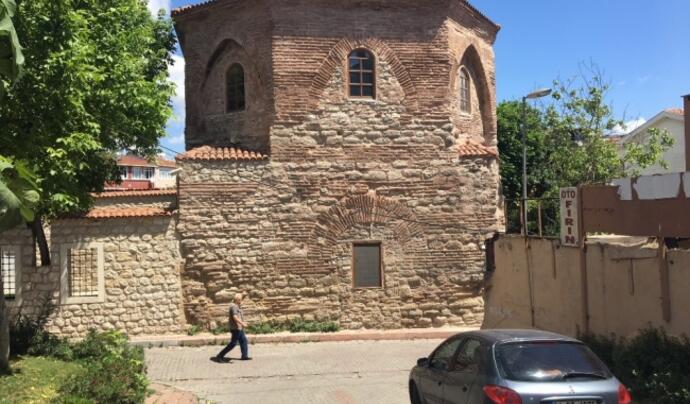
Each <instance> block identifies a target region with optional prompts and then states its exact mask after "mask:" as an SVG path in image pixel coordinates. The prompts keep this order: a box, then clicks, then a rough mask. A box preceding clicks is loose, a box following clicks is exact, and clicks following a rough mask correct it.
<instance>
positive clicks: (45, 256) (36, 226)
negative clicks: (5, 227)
mask: <svg viewBox="0 0 690 404" xmlns="http://www.w3.org/2000/svg"><path fill="white" fill-rule="evenodd" d="M31 233H32V234H33V236H34V241H35V242H36V245H38V251H39V252H40V253H41V266H43V267H44V266H47V265H50V249H49V248H48V241H47V240H46V234H45V233H44V232H43V221H42V220H41V218H40V217H36V219H35V220H34V221H33V222H31ZM37 266H38V265H37Z"/></svg>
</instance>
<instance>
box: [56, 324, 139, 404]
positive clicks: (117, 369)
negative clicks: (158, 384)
mask: <svg viewBox="0 0 690 404" xmlns="http://www.w3.org/2000/svg"><path fill="white" fill-rule="evenodd" d="M73 351H74V358H75V359H77V360H80V361H82V363H83V364H84V371H83V372H81V373H80V374H78V375H76V376H74V377H72V378H70V379H69V381H68V382H67V383H66V384H65V385H64V386H63V387H62V388H61V390H60V391H61V393H63V397H64V402H70V403H78V402H84V401H83V400H91V401H94V402H97V403H122V404H126V403H140V402H143V401H144V399H145V397H146V391H147V385H148V381H147V379H146V375H145V371H146V368H145V364H144V351H143V349H141V348H140V347H133V346H130V345H129V344H128V339H127V336H126V335H124V334H122V333H121V332H117V331H109V332H104V333H96V332H94V331H90V332H89V334H88V335H87V336H86V338H84V340H82V341H81V342H79V343H77V344H76V345H75V346H74V349H73ZM79 400H82V401H79Z"/></svg>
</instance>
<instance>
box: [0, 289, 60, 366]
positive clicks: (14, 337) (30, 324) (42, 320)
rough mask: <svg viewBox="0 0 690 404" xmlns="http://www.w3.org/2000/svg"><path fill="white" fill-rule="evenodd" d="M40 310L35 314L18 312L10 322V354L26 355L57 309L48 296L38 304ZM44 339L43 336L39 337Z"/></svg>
mask: <svg viewBox="0 0 690 404" xmlns="http://www.w3.org/2000/svg"><path fill="white" fill-rule="evenodd" d="M38 307H39V309H38V312H37V313H36V314H35V315H34V316H25V315H22V314H21V313H18V314H17V316H16V317H15V319H14V320H13V321H12V322H10V355H12V356H17V355H26V354H27V353H29V348H31V345H32V344H33V342H34V339H35V338H36V337H37V336H38V335H39V334H40V333H44V331H43V330H44V328H45V325H46V323H47V321H48V318H49V317H50V315H51V314H52V313H53V311H54V310H55V305H54V304H53V303H52V302H51V301H50V299H48V298H43V300H42V301H41V302H40V303H39V305H38ZM38 338H39V340H43V339H44V337H43V336H39V337H38Z"/></svg>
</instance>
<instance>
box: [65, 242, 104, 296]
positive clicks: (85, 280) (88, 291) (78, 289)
mask: <svg viewBox="0 0 690 404" xmlns="http://www.w3.org/2000/svg"><path fill="white" fill-rule="evenodd" d="M69 294H70V296H71V297H95V296H98V250H96V249H95V248H89V249H83V250H80V249H75V248H72V249H70V250H69Z"/></svg>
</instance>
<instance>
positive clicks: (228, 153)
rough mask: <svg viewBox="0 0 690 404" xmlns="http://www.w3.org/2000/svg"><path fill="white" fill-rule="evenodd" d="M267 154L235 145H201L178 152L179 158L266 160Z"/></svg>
mask: <svg viewBox="0 0 690 404" xmlns="http://www.w3.org/2000/svg"><path fill="white" fill-rule="evenodd" d="M266 158H267V156H265V155H263V154H261V153H259V152H254V151H248V150H242V149H237V148H235V147H211V146H201V147H197V148H196V149H192V150H189V151H188V152H186V153H182V154H178V155H177V157H176V159H177V160H265V159H266Z"/></svg>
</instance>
